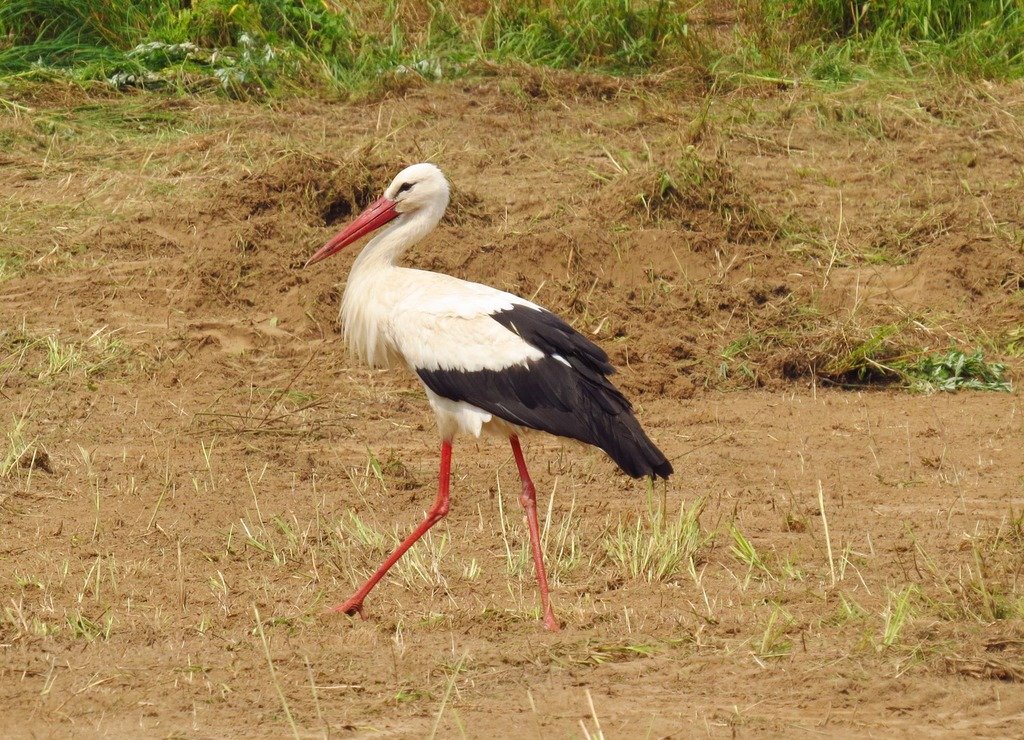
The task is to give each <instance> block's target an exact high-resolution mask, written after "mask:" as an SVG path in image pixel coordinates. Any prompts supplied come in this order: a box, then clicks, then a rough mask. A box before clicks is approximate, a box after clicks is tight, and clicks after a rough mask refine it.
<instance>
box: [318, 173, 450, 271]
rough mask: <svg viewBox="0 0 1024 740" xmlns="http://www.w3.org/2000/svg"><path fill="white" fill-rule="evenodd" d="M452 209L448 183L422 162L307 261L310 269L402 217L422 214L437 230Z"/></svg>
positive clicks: (393, 181) (396, 179)
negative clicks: (314, 264)
mask: <svg viewBox="0 0 1024 740" xmlns="http://www.w3.org/2000/svg"><path fill="white" fill-rule="evenodd" d="M447 207H448V181H447V180H446V179H445V177H444V175H443V174H442V173H441V170H439V169H438V168H437V167H436V166H434V165H432V164H430V163H429V162H421V163H419V164H414V165H410V166H408V167H406V168H405V169H404V170H402V171H401V172H399V173H398V174H397V175H396V176H395V179H394V180H392V181H391V184H390V185H388V186H387V188H386V189H385V190H384V195H382V196H381V197H380V198H378V199H377V200H375V201H374V202H373V203H371V204H370V205H368V206H367V207H366V210H364V211H363V212H362V213H361V214H359V216H358V217H357V218H356V219H355V220H354V221H353V222H352V223H350V224H349V225H348V226H347V227H345V229H344V230H343V231H342V232H341V233H339V234H338V235H336V236H335V237H334V238H332V239H331V240H330V241H329V242H327V243H326V244H325V245H324V246H322V247H321V248H320V249H319V250H318V251H317V252H316V254H314V255H313V256H312V257H310V258H309V259H308V260H307V261H306V265H305V266H306V267H309V266H310V265H312V264H313V263H314V262H319V261H320V260H322V259H327V258H328V257H330V256H331V255H332V254H334V253H335V252H340V251H341V250H342V249H344V248H345V247H347V246H348V245H349V244H351V243H352V242H354V241H356V240H358V239H359V238H360V237H363V236H365V235H366V234H369V233H370V232H371V231H375V230H377V229H379V228H380V227H381V226H383V225H384V224H386V223H388V222H389V221H392V220H394V219H396V218H398V217H399V216H407V217H409V218H411V217H413V216H414V215H416V214H422V215H423V216H424V217H425V220H426V221H427V222H429V228H433V227H434V226H435V225H436V224H437V222H438V221H439V220H440V219H441V216H442V215H443V214H444V209H445V208H447Z"/></svg>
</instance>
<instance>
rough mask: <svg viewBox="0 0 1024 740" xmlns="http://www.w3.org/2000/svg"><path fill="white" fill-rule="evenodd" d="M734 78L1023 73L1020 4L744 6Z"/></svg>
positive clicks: (1023, 9) (962, 0) (983, 0)
mask: <svg viewBox="0 0 1024 740" xmlns="http://www.w3.org/2000/svg"><path fill="white" fill-rule="evenodd" d="M742 5H743V6H744V7H745V9H746V15H747V23H746V26H747V29H748V31H747V32H746V33H745V34H743V38H742V40H741V43H740V44H739V45H738V48H737V50H736V51H735V52H734V53H733V54H731V55H728V56H727V57H726V58H724V59H723V60H720V61H721V62H722V63H723V65H724V67H725V68H727V69H729V70H730V71H732V72H733V73H738V74H747V75H755V76H757V75H759V76H761V77H763V78H766V79H767V78H777V79H793V78H801V77H802V78H810V79H812V80H818V81H821V82H825V83H831V84H842V83H846V82H850V81H852V80H855V79H864V78H868V77H871V76H874V75H876V74H879V73H884V74H895V75H898V76H913V75H915V74H917V73H918V72H919V71H924V72H926V73H927V72H935V71H940V72H951V73H955V74H958V75H966V76H970V77H985V78H1001V79H1013V78H1019V77H1020V76H1021V75H1022V74H1024V3H1022V2H1021V0H760V1H758V0H750V1H749V2H746V3H743V4H742Z"/></svg>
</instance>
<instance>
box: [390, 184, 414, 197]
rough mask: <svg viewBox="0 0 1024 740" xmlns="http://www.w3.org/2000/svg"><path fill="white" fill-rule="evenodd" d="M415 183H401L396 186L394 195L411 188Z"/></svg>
mask: <svg viewBox="0 0 1024 740" xmlns="http://www.w3.org/2000/svg"><path fill="white" fill-rule="evenodd" d="M415 184H416V183H412V182H403V183H402V184H401V185H399V186H398V192H397V193H395V195H401V194H402V193H404V192H405V191H406V190H412V186H413V185H415Z"/></svg>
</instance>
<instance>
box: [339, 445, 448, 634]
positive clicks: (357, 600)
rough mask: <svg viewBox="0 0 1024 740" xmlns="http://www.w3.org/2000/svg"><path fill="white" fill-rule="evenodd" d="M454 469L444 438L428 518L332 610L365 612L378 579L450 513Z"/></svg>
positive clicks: (350, 612) (351, 612) (347, 612)
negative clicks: (350, 595) (449, 505)
mask: <svg viewBox="0 0 1024 740" xmlns="http://www.w3.org/2000/svg"><path fill="white" fill-rule="evenodd" d="M451 470H452V443H451V440H447V439H446V440H444V441H443V442H441V470H440V472H439V473H438V480H437V498H436V499H435V500H434V505H433V506H431V507H430V511H429V512H427V518H426V519H424V520H423V521H422V522H421V523H420V526H418V527H416V529H414V530H413V533H412V534H411V535H409V536H408V537H406V538H405V540H404V541H403V542H402V544H401V545H399V546H398V547H397V548H396V549H395V551H394V552H393V553H391V554H390V555H389V556H388V559H387V560H385V561H384V562H383V563H382V564H381V566H380V567H379V568H377V571H376V572H375V573H374V574H373V575H372V576H370V578H369V580H367V581H366V583H364V584H363V585H362V588H360V589H359V590H358V591H356V592H355V594H353V595H352V598H350V599H349V600H348V601H346V602H345V603H344V604H338V605H337V606H335V607H332V608H331V610H330V611H332V612H342V613H344V614H355V613H356V612H358V613H359V614H360V615H362V613H363V599H365V598H366V595H367V594H368V593H370V591H372V590H373V587H374V586H376V585H377V581H379V580H380V579H381V578H383V577H384V574H385V573H387V572H388V571H389V570H391V566H392V565H394V564H395V563H397V562H398V559H399V558H400V557H402V556H403V555H404V554H405V551H406V550H408V549H409V548H410V547H412V546H413V545H414V544H415V543H416V540H418V539H419V538H420V537H422V536H423V535H424V534H426V532H427V530H428V529H430V528H431V527H433V526H434V525H435V524H437V523H438V522H439V521H441V520H442V519H444V517H445V514H447V513H448V486H449V482H450V478H451Z"/></svg>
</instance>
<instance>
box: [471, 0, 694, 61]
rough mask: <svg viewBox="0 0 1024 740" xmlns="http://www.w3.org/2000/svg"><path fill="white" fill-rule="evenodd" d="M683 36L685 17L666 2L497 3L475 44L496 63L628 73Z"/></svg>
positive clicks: (671, 4) (601, 0)
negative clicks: (597, 69)
mask: <svg viewBox="0 0 1024 740" xmlns="http://www.w3.org/2000/svg"><path fill="white" fill-rule="evenodd" d="M686 34H687V23H686V18H685V16H684V15H683V14H681V13H680V12H679V11H678V9H677V8H676V7H675V3H671V2H666V0H657V2H636V1H635V0H634V1H631V0H574V1H572V0H570V1H568V2H566V1H564V0H563V1H562V2H552V3H514V2H502V3H495V4H494V5H493V6H492V8H491V10H490V12H488V14H487V16H486V17H485V18H484V21H483V24H482V25H481V27H480V32H479V40H480V45H481V46H482V48H483V49H485V50H486V51H487V52H488V53H489V55H491V56H493V57H494V58H495V59H498V60H506V59H514V60H516V61H522V62H527V63H530V64H538V65H542V66H550V67H557V68H563V69H587V68H603V69H608V70H613V71H621V72H630V71H637V70H642V69H647V68H649V67H651V66H652V65H653V64H654V63H655V62H656V61H657V60H658V58H659V56H660V55H661V53H662V52H663V50H664V48H665V47H666V45H669V44H672V43H677V42H679V41H680V40H681V39H682V38H684V37H685V36H686Z"/></svg>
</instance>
